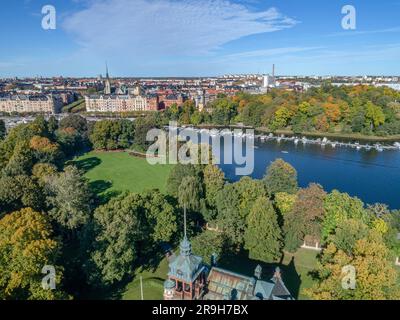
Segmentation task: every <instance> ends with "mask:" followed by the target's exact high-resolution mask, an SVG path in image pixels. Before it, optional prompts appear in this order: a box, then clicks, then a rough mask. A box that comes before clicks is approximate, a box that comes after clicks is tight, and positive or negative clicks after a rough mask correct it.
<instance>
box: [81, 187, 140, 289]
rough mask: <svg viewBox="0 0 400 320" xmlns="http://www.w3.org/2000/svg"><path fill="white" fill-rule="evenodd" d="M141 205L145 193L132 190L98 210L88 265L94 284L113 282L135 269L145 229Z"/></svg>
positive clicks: (94, 222)
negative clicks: (131, 192) (132, 191)
mask: <svg viewBox="0 0 400 320" xmlns="http://www.w3.org/2000/svg"><path fill="white" fill-rule="evenodd" d="M141 208H142V199H141V197H140V196H139V195H137V194H129V195H122V196H119V197H117V198H113V199H111V200H110V202H109V203H107V204H106V205H103V206H100V207H98V208H97V209H96V210H95V212H94V215H93V224H92V226H91V228H92V231H91V232H92V234H93V237H94V243H93V248H92V250H91V255H90V260H89V264H88V267H87V273H88V278H89V281H90V282H91V283H92V284H94V285H98V286H101V285H110V284H113V283H115V282H118V281H121V280H122V279H123V278H124V276H125V275H127V274H129V273H131V272H132V266H133V263H134V262H135V260H136V258H137V251H138V243H139V242H140V241H142V240H143V238H144V232H145V229H144V228H143V224H144V217H143V213H142V209H141Z"/></svg>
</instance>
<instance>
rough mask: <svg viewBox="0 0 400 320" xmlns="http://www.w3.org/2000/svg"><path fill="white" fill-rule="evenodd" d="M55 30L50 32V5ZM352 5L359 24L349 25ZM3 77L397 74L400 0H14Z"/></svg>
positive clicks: (0, 65)
mask: <svg viewBox="0 0 400 320" xmlns="http://www.w3.org/2000/svg"><path fill="white" fill-rule="evenodd" d="M48 4H50V5H53V6H54V7H55V8H56V10H57V29H56V30H43V29H42V27H41V21H42V18H43V15H42V14H41V10H42V7H43V6H44V5H48ZM348 4H351V5H353V6H354V7H355V8H356V10H357V11H356V12H357V29H356V30H354V31H353V30H344V29H343V28H342V24H341V20H342V18H343V14H342V13H341V9H342V7H343V6H344V5H348ZM1 6H2V10H1V11H0V36H1V39H2V42H1V45H0V77H10V76H19V77H22V76H36V75H39V76H58V75H62V76H96V75H98V74H100V73H104V68H105V67H104V64H105V61H108V64H109V68H110V73H111V75H113V76H213V75H221V74H225V73H256V72H259V73H262V72H263V73H267V72H270V70H271V65H272V64H273V63H275V64H276V66H277V73H278V74H293V75H295V74H305V75H314V74H318V75H328V74H329V75H364V74H375V75H393V74H394V75H400V61H399V60H400V59H399V58H400V19H399V18H400V0H385V1H376V0H347V1H342V0H325V1H321V0H279V1H269V0H45V1H42V0H13V1H2V4H1Z"/></svg>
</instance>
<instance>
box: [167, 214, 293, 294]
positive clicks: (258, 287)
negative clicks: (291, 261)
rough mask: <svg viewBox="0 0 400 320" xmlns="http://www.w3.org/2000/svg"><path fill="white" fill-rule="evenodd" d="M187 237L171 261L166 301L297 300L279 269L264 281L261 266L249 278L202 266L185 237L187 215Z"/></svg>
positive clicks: (199, 258)
mask: <svg viewBox="0 0 400 320" xmlns="http://www.w3.org/2000/svg"><path fill="white" fill-rule="evenodd" d="M184 217H185V222H184V226H185V232H184V238H183V240H182V242H181V245H180V253H179V255H177V256H174V255H173V256H171V257H170V260H169V271H168V279H167V280H166V281H165V282H164V299H165V300H294V299H293V297H292V295H291V294H290V292H289V290H288V289H287V288H286V286H285V283H284V281H283V278H282V274H281V271H280V269H279V267H277V268H276V269H275V273H274V274H273V276H272V278H270V279H269V280H262V273H263V272H262V268H261V266H260V265H258V266H257V268H256V269H255V271H254V276H253V277H248V276H245V275H242V274H239V273H235V272H232V271H229V270H226V269H222V268H218V267H217V266H216V258H215V256H213V257H212V259H211V261H212V265H211V266H208V265H206V264H204V263H203V259H202V258H201V257H199V256H196V255H194V254H193V253H192V248H191V244H190V241H189V240H188V238H187V236H186V212H185V214H184Z"/></svg>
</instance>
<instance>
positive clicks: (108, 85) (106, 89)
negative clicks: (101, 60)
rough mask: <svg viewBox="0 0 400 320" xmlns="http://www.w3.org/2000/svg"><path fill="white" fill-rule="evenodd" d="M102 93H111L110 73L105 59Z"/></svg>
mask: <svg viewBox="0 0 400 320" xmlns="http://www.w3.org/2000/svg"><path fill="white" fill-rule="evenodd" d="M104 94H111V83H110V75H109V74H108V64H107V61H106V81H105V84H104Z"/></svg>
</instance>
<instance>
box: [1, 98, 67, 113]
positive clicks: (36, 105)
mask: <svg viewBox="0 0 400 320" xmlns="http://www.w3.org/2000/svg"><path fill="white" fill-rule="evenodd" d="M63 105H64V103H63V100H62V99H61V98H60V97H59V96H56V95H10V96H5V97H0V112H6V113H48V114H55V113H60V112H61V109H62V107H63Z"/></svg>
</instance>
